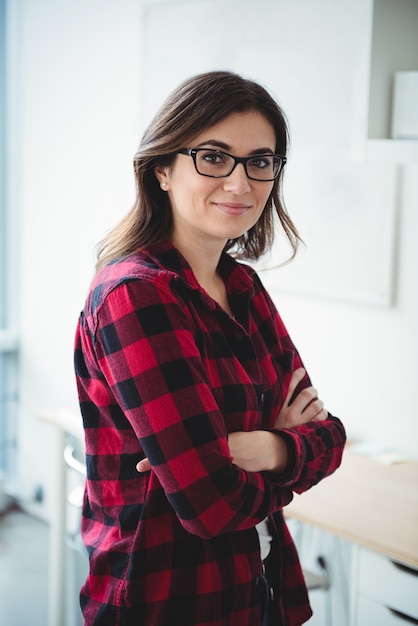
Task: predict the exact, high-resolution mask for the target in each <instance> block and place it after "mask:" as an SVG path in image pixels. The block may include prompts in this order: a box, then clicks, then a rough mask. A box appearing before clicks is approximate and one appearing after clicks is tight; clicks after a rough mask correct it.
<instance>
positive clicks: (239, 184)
mask: <svg viewBox="0 0 418 626" xmlns="http://www.w3.org/2000/svg"><path fill="white" fill-rule="evenodd" d="M224 189H225V191H233V192H234V193H236V194H237V195H238V194H243V193H247V192H248V191H250V189H251V186H250V181H249V178H248V176H247V173H246V171H245V167H244V164H243V163H238V165H237V166H236V167H235V168H234V169H233V170H232V172H231V173H230V175H229V176H227V177H226V178H225V182H224Z"/></svg>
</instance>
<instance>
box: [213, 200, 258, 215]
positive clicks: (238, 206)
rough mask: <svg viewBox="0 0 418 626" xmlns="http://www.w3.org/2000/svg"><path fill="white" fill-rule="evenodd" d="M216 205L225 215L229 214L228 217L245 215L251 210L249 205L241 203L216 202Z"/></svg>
mask: <svg viewBox="0 0 418 626" xmlns="http://www.w3.org/2000/svg"><path fill="white" fill-rule="evenodd" d="M214 204H215V206H217V207H218V209H220V210H221V211H223V212H224V213H228V215H243V214H244V213H246V211H248V209H249V208H250V206H249V205H248V204H242V203H240V202H215V203H214Z"/></svg>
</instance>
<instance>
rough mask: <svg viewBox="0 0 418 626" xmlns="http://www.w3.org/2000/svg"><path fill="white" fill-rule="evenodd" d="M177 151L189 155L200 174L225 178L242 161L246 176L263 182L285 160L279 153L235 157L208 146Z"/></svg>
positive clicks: (278, 170)
mask: <svg viewBox="0 0 418 626" xmlns="http://www.w3.org/2000/svg"><path fill="white" fill-rule="evenodd" d="M178 153H179V154H185V155H187V156H191V157H192V159H193V162H194V166H195V168H196V172H197V173H198V174H201V175H202V176H210V177H211V178H225V177H226V176H229V175H230V174H232V172H233V171H234V169H235V168H236V166H237V165H238V163H242V164H243V166H244V168H245V173H246V174H247V176H248V178H250V179H251V180H259V181H264V182H268V181H272V180H275V179H276V178H277V177H278V175H279V174H280V172H281V170H282V168H283V166H284V164H285V163H286V160H287V159H286V157H284V156H281V155H280V154H257V155H254V156H250V157H236V156H233V155H232V154H228V153H227V152H222V151H221V150H213V149H210V148H183V149H182V150H178Z"/></svg>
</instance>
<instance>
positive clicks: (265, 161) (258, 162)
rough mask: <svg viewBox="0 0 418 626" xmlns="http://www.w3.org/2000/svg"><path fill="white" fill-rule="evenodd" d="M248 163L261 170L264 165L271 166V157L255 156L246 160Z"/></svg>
mask: <svg viewBox="0 0 418 626" xmlns="http://www.w3.org/2000/svg"><path fill="white" fill-rule="evenodd" d="M248 165H249V166H250V167H255V168H256V169H258V170H262V169H264V168H266V167H271V165H272V159H271V158H270V157H257V158H256V159H251V161H248Z"/></svg>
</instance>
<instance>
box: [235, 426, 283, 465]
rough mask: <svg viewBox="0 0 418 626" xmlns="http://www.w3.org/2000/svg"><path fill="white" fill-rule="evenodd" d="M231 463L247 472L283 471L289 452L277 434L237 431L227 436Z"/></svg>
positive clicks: (265, 431)
mask: <svg viewBox="0 0 418 626" xmlns="http://www.w3.org/2000/svg"><path fill="white" fill-rule="evenodd" d="M228 445H229V451H230V453H231V456H232V461H233V463H235V465H238V467H240V468H241V469H243V470H245V471H247V472H277V473H279V474H281V473H282V472H284V471H285V469H286V467H287V465H288V461H289V452H288V449H287V445H286V442H285V440H284V438H283V437H281V436H280V434H278V433H272V432H270V431H268V430H251V431H249V432H243V431H238V432H234V433H230V434H229V435H228Z"/></svg>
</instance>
